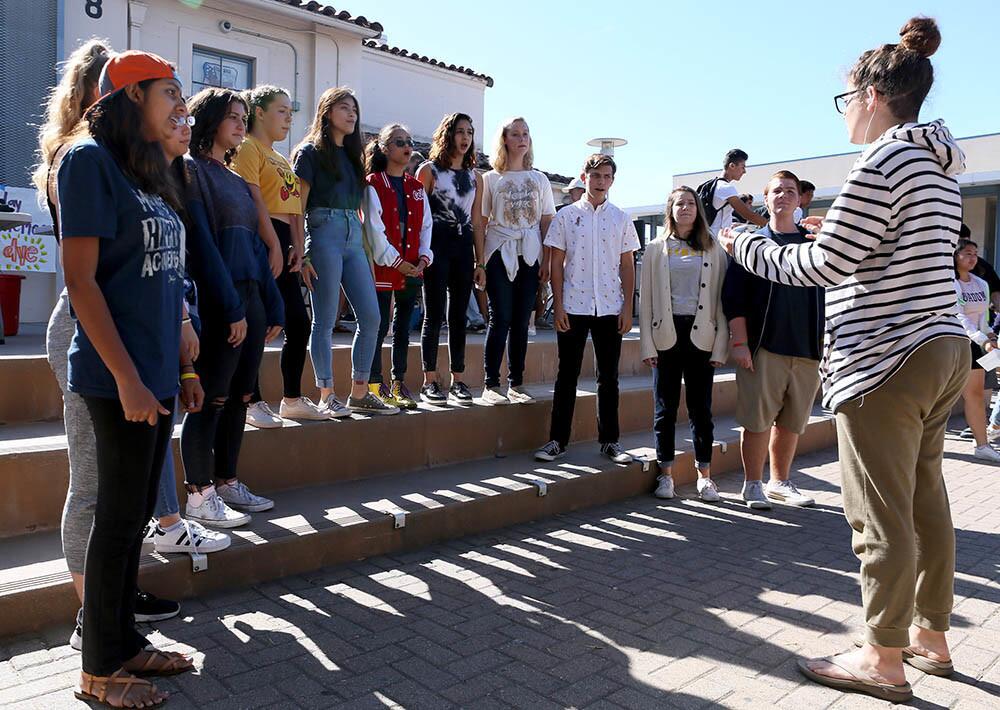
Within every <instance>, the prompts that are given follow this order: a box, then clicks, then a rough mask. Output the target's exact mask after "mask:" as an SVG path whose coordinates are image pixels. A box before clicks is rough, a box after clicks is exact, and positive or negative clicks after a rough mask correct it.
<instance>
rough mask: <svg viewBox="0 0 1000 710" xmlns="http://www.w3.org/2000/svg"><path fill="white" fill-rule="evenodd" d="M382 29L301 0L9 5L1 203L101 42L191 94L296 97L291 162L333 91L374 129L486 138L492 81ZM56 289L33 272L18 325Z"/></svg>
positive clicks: (5, 11)
mask: <svg viewBox="0 0 1000 710" xmlns="http://www.w3.org/2000/svg"><path fill="white" fill-rule="evenodd" d="M405 19H406V18H400V21H401V22H405ZM384 30H385V28H384V27H383V25H382V24H381V23H379V22H376V21H374V20H371V19H368V18H366V17H362V16H355V15H352V14H351V13H350V12H349V11H345V10H342V9H339V8H338V9H336V10H335V9H333V8H332V7H330V6H327V5H324V4H322V3H319V2H314V1H303V0H5V2H3V3H0V82H2V83H3V85H4V86H13V87H15V93H16V94H17V96H16V97H15V100H14V101H13V102H12V104H10V105H13V106H18V107H19V109H18V110H17V111H13V112H12V111H7V112H4V113H5V114H6V116H4V117H3V118H0V128H2V129H3V140H2V141H0V197H4V196H5V195H6V196H8V197H11V196H13V197H16V198H17V199H19V200H20V201H21V202H24V203H28V202H30V200H27V199H26V198H25V195H26V194H27V193H26V191H25V190H24V188H27V187H29V185H30V181H29V175H30V173H31V166H32V164H33V163H34V160H35V158H34V149H35V147H36V146H37V125H38V123H39V122H40V120H41V108H38V107H40V105H41V104H42V103H43V101H44V100H45V97H46V95H47V92H48V89H49V88H50V87H51V86H52V85H54V84H55V83H56V81H57V79H58V75H57V66H58V63H59V62H61V61H62V60H63V59H65V57H66V56H68V55H69V53H70V52H72V51H73V49H74V48H75V47H76V46H78V45H79V43H80V42H82V41H85V40H87V39H90V38H92V37H100V38H104V39H106V40H108V42H109V43H110V45H111V46H112V47H113V48H114V49H116V50H119V51H120V50H125V49H141V50H145V51H149V52H155V53H156V54H159V55H161V56H162V57H164V58H165V59H167V60H168V61H170V62H173V63H175V65H176V67H177V71H178V75H179V76H180V78H181V81H182V82H183V84H184V87H185V91H186V92H188V93H189V94H193V93H195V92H197V91H198V90H199V89H201V88H203V87H204V86H207V85H223V86H229V87H232V88H235V89H246V88H250V87H253V86H255V85H259V84H276V85H278V86H282V87H285V88H287V89H288V90H289V91H290V92H291V94H292V99H293V101H294V102H295V107H296V109H297V110H296V112H295V114H294V120H293V126H292V131H291V133H290V135H289V139H288V142H287V144H282V145H281V146H276V147H277V148H278V149H279V150H284V152H286V153H287V152H289V151H290V149H291V147H292V146H294V145H295V144H296V143H297V142H298V141H299V139H300V138H301V137H302V136H303V134H304V133H305V131H306V128H307V126H308V124H309V123H310V121H311V120H312V116H313V111H314V109H315V106H316V101H317V99H318V97H319V95H320V94H321V93H322V92H323V91H325V90H326V89H328V88H330V87H333V86H350V87H352V88H353V89H354V90H355V91H356V92H357V94H358V98H359V101H360V104H361V119H362V128H363V130H365V131H371V132H374V131H377V130H378V129H379V128H380V127H381V126H382V125H384V124H386V123H389V122H395V121H398V122H401V123H404V124H406V125H407V126H408V127H409V128H410V130H411V131H412V132H413V134H414V137H415V138H416V139H418V140H422V141H428V140H429V139H430V138H431V136H432V134H433V132H434V129H435V128H436V127H437V125H438V123H439V122H440V120H441V117H442V116H444V115H445V114H448V113H452V112H454V111H461V112H464V113H467V114H469V115H470V116H471V117H472V119H473V121H474V122H475V124H476V126H477V128H478V131H479V134H480V135H487V134H488V132H489V129H488V127H485V126H484V125H483V113H484V111H483V107H484V103H485V92H486V89H487V88H488V87H490V86H492V85H493V79H491V78H490V77H489V76H487V75H486V74H482V73H479V72H477V71H475V70H473V69H470V68H468V67H466V66H462V65H457V64H453V63H450V62H446V61H441V60H438V59H434V58H430V57H427V56H425V55H422V54H420V53H419V52H418V51H415V50H419V48H418V47H414V48H410V49H408V50H407V49H401V48H399V47H392V46H389V45H387V44H386V43H385V41H384V40H383V39H380V38H382V37H383V35H384ZM477 148H479V149H482V148H483V146H482V145H478V146H477ZM11 188H13V189H11ZM28 206H29V205H27V204H25V205H24V208H27V207H28ZM33 212H34V214H35V216H36V217H37V220H36V221H38V220H42V219H44V220H45V221H48V217H47V213H46V212H45V210H38V209H35V210H33ZM25 236H27V235H25ZM52 247H54V244H53V245H52ZM53 251H54V248H53ZM48 266H51V263H49V264H48ZM0 271H2V266H0ZM59 288H61V285H60V284H59V283H58V277H57V275H56V274H54V273H29V274H27V278H26V279H25V281H24V282H23V288H22V297H21V321H22V322H23V323H38V322H44V321H46V320H47V319H48V316H49V313H50V311H51V308H52V306H53V304H54V303H55V298H56V296H57V294H58V289H59Z"/></svg>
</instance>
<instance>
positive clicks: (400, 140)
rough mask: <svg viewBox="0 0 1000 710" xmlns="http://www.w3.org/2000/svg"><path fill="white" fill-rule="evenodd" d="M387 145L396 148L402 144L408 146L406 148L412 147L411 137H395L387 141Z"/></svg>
mask: <svg viewBox="0 0 1000 710" xmlns="http://www.w3.org/2000/svg"><path fill="white" fill-rule="evenodd" d="M389 145H394V146H396V147H397V148H402V147H404V146H405V147H408V148H412V147H413V139H412V138H395V139H393V140H391V141H389Z"/></svg>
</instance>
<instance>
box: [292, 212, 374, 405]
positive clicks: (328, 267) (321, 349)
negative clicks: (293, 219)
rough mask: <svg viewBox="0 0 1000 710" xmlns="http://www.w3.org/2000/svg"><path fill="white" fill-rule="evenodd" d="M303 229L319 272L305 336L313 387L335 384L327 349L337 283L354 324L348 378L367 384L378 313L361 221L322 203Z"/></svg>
mask: <svg viewBox="0 0 1000 710" xmlns="http://www.w3.org/2000/svg"><path fill="white" fill-rule="evenodd" d="M306 229H307V233H306V254H307V255H308V256H309V259H310V261H311V262H312V266H313V268H314V269H316V276H317V278H316V280H315V281H314V282H313V292H312V335H311V336H310V340H309V356H310V357H311V358H312V364H313V372H314V373H315V374H316V386H317V387H333V354H332V352H331V347H332V345H333V340H332V339H333V328H334V326H335V325H336V324H337V323H336V322H337V307H338V306H339V304H340V287H341V286H343V287H344V293H345V294H346V295H347V300H348V301H349V302H350V304H351V308H352V309H353V310H354V315H355V316H356V317H357V322H358V328H357V330H356V331H355V333H354V343H353V345H352V346H351V370H352V374H351V377H352V379H354V380H355V381H357V382H367V381H368V376H369V375H370V374H371V366H372V357H374V355H375V341H376V339H377V338H378V327H379V323H380V322H381V320H382V317H381V314H380V313H379V309H378V297H377V296H376V294H375V278H374V277H373V276H372V270H371V266H370V265H369V263H368V255H367V254H366V253H365V249H364V245H363V243H362V236H361V220H360V219H359V218H358V213H357V212H355V211H353V210H334V209H327V208H325V207H321V208H315V209H312V210H310V211H309V213H308V214H307V215H306Z"/></svg>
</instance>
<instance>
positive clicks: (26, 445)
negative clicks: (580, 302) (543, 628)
mask: <svg viewBox="0 0 1000 710" xmlns="http://www.w3.org/2000/svg"><path fill="white" fill-rule="evenodd" d="M527 389H528V391H529V392H531V393H532V394H533V395H534V396H535V397H536V398H537V399H536V401H534V402H532V403H529V404H525V405H505V406H501V407H486V406H478V405H473V406H467V407H456V406H445V407H437V406H430V405H425V404H421V406H420V409H419V410H417V411H414V412H404V413H402V414H399V415H396V416H391V417H374V418H369V417H361V416H354V417H352V418H351V419H344V420H337V421H329V422H302V423H299V422H287V423H286V425H285V426H284V427H282V428H280V429H269V430H258V429H254V428H252V427H247V431H246V436H245V437H244V442H243V449H242V452H241V454H240V466H239V473H240V477H241V478H242V479H243V480H244V481H246V483H247V485H249V486H250V487H251V489H253V490H254V491H256V492H259V493H263V494H266V495H270V494H271V493H274V492H276V491H282V490H287V489H290V488H301V487H303V486H310V485H317V484H321V483H333V482H336V481H346V480H355V479H361V478H369V477H373V476H381V475H386V474H390V473H396V472H401V471H414V470H419V469H424V468H427V467H433V466H441V465H447V464H453V463H458V462H462V461H473V460H477V459H482V458H484V457H491V456H503V455H506V454H509V453H514V452H518V451H528V450H534V449H535V448H537V447H538V446H540V445H542V444H543V443H545V441H546V440H547V438H548V431H549V417H550V414H551V411H552V385H547V384H540V385H528V386H527ZM620 390H621V401H620V416H619V418H620V427H621V431H622V432H623V433H628V432H635V431H644V430H648V429H649V428H650V426H651V422H652V411H653V407H652V379H651V378H650V377H649V375H635V376H631V377H623V378H621V380H620ZM578 391H579V396H578V398H577V406H576V410H575V412H574V424H573V436H574V438H575V439H576V440H589V439H594V438H596V437H597V424H596V411H597V395H596V383H595V382H594V381H591V380H585V381H581V383H580V386H579V390H578ZM682 401H683V400H682ZM713 402H714V407H715V411H716V412H717V413H718V415H719V416H724V415H728V414H731V413H732V412H733V411H734V408H735V402H736V382H735V374H734V373H731V372H720V373H718V374H717V376H716V385H715V391H714V400H713ZM680 417H681V418H682V419H683V418H686V412H685V410H684V408H683V407H682V409H681V412H680ZM178 436H179V427H178V428H177V429H175V434H174V440H173V453H174V457H175V462H176V464H177V466H176V468H177V471H178V492H179V493H180V490H181V480H182V477H183V476H182V473H181V472H182V471H183V468H182V467H181V465H180V454H179V439H178ZM68 482H69V472H68V463H67V457H66V439H65V434H64V433H63V429H62V422H36V423H33V424H23V425H16V426H12V425H9V426H5V427H0V490H3V491H4V496H2V497H0V538H2V537H9V536H12V535H23V534H27V533H32V532H36V531H40V530H52V529H56V528H58V527H59V521H60V517H61V514H62V506H63V502H64V500H65V496H66V487H67V485H68ZM181 500H182V501H183V500H184V498H183V496H182V497H181Z"/></svg>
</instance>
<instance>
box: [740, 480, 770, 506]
mask: <svg viewBox="0 0 1000 710" xmlns="http://www.w3.org/2000/svg"><path fill="white" fill-rule="evenodd" d="M742 496H743V501H744V502H745V503H746V504H747V507H748V508H750V509H751V510H770V509H771V501H769V500H768V499H767V496H765V495H764V484H763V483H762V482H760V481H744V482H743V492H742Z"/></svg>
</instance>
